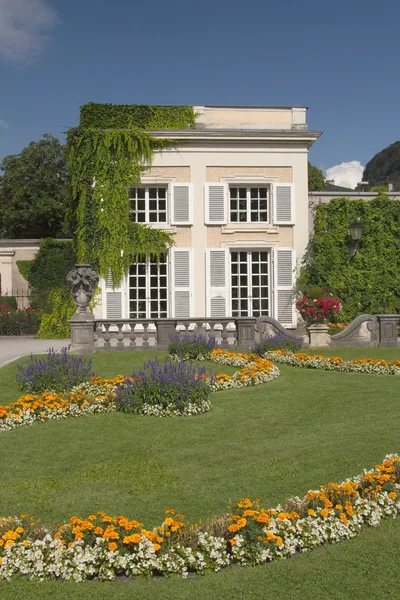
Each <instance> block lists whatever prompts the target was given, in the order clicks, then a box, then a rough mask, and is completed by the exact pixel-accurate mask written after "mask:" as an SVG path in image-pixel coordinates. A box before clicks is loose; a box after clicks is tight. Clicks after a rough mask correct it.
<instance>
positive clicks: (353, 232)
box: [349, 220, 363, 258]
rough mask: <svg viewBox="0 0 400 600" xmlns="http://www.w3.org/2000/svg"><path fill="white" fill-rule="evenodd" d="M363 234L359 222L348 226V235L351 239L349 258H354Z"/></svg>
mask: <svg viewBox="0 0 400 600" xmlns="http://www.w3.org/2000/svg"><path fill="white" fill-rule="evenodd" d="M362 232H363V226H362V224H361V223H360V221H359V220H357V221H354V222H353V223H352V224H351V225H349V234H350V237H351V242H352V244H351V246H350V256H351V258H354V256H355V255H356V254H357V251H358V248H359V246H360V239H361V236H362Z"/></svg>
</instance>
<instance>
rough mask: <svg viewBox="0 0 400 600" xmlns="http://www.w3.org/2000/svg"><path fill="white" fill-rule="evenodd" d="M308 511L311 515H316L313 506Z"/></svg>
mask: <svg viewBox="0 0 400 600" xmlns="http://www.w3.org/2000/svg"><path fill="white" fill-rule="evenodd" d="M307 513H308V516H309V517H315V510H313V509H312V508H310V510H308V511H307Z"/></svg>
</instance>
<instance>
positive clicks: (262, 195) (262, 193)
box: [259, 187, 267, 198]
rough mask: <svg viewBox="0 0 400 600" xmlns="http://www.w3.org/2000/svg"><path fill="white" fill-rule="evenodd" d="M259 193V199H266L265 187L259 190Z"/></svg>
mask: <svg viewBox="0 0 400 600" xmlns="http://www.w3.org/2000/svg"><path fill="white" fill-rule="evenodd" d="M259 193H260V198H266V197H267V188H266V187H264V188H260V190H259Z"/></svg>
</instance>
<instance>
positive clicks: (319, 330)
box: [306, 323, 331, 348]
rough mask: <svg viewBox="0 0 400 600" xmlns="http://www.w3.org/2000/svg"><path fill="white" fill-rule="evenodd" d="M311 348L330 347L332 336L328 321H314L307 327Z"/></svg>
mask: <svg viewBox="0 0 400 600" xmlns="http://www.w3.org/2000/svg"><path fill="white" fill-rule="evenodd" d="M306 331H307V334H308V339H309V347H310V348H329V346H330V345H331V337H330V335H329V334H328V331H329V327H328V325H327V324H326V323H313V324H312V325H309V326H308V327H306Z"/></svg>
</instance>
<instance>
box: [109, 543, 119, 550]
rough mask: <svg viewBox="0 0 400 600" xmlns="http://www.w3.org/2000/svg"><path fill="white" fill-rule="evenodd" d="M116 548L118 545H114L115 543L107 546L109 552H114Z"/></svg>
mask: <svg viewBox="0 0 400 600" xmlns="http://www.w3.org/2000/svg"><path fill="white" fill-rule="evenodd" d="M117 548H118V544H116V543H115V542H111V544H108V549H109V550H110V552H115V550H116V549H117Z"/></svg>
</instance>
